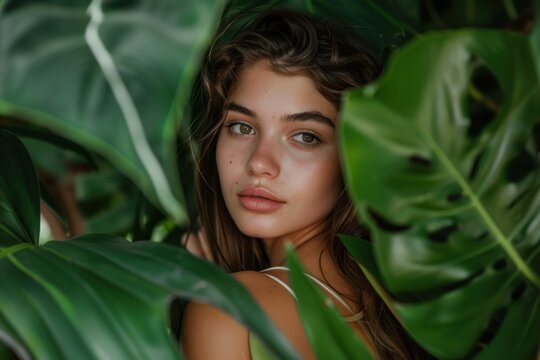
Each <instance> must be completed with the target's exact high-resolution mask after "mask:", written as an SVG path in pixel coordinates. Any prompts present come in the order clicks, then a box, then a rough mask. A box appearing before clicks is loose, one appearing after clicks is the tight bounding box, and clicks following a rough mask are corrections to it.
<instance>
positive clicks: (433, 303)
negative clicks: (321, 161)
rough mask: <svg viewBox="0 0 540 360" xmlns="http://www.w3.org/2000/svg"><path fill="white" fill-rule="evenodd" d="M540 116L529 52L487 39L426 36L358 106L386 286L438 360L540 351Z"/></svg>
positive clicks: (356, 132)
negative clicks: (537, 130) (538, 129)
mask: <svg viewBox="0 0 540 360" xmlns="http://www.w3.org/2000/svg"><path fill="white" fill-rule="evenodd" d="M478 74H482V76H481V78H482V79H484V81H479V80H478V76H476V75H478ZM486 79H487V80H486ZM486 84H488V85H486ZM538 114H540V91H539V86H538V78H537V77H536V76H535V64H534V62H533V58H532V55H531V49H530V45H529V42H528V39H527V38H526V37H524V36H521V35H517V34H511V33H505V32H497V31H487V30H486V31H472V30H470V31H456V32H447V33H434V34H430V35H426V36H424V37H422V38H421V39H418V40H416V41H415V42H413V43H412V44H410V45H408V46H406V47H405V48H404V49H402V50H400V52H399V53H398V54H396V56H395V57H394V58H393V59H391V61H390V64H389V66H388V67H387V69H386V71H385V73H384V75H383V76H382V78H381V79H380V80H379V81H378V82H377V83H376V84H373V85H372V86H368V87H366V88H365V89H363V90H353V91H351V92H350V93H349V94H348V95H347V97H346V101H345V105H344V110H343V114H342V119H341V128H340V135H341V138H342V143H343V157H344V163H345V170H346V177H347V179H348V183H349V187H350V190H351V192H352V195H353V197H354V199H355V201H356V203H357V205H358V208H359V213H360V215H361V216H362V218H363V220H364V221H366V222H367V223H368V225H369V226H370V229H371V230H372V232H373V238H374V243H373V251H374V255H375V259H376V262H377V266H378V269H379V272H380V274H381V275H380V276H381V280H382V282H383V284H385V285H386V287H387V288H388V289H389V290H390V291H391V292H392V293H393V294H394V295H395V296H396V297H397V299H398V301H397V303H396V304H395V311H396V312H397V314H398V315H399V317H400V319H401V321H402V322H403V324H404V326H405V327H406V328H407V329H408V330H409V332H410V333H411V334H412V335H413V336H414V337H415V338H416V339H417V340H418V342H419V343H420V344H421V345H423V346H424V347H425V348H426V349H427V350H428V351H430V352H432V353H433V354H434V355H436V356H439V357H441V358H452V359H454V358H471V357H474V356H477V357H478V358H480V359H488V358H489V359H495V358H499V359H508V358H515V359H518V358H525V359H526V358H530V357H532V354H533V353H534V351H535V350H536V348H537V347H538V345H539V343H540V340H539V339H540V235H539V234H540V178H539V176H540V169H539V167H538V158H537V154H536V150H535V148H534V143H533V139H532V135H533V132H532V129H533V126H534V124H535V122H536V121H537V120H538Z"/></svg>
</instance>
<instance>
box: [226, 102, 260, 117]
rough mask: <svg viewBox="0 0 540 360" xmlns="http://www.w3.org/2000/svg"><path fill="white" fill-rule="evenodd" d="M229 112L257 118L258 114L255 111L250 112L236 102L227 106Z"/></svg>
mask: <svg viewBox="0 0 540 360" xmlns="http://www.w3.org/2000/svg"><path fill="white" fill-rule="evenodd" d="M227 111H236V112H239V113H240V114H244V115H247V116H251V117H257V114H256V113H255V112H254V111H251V110H249V109H248V108H247V107H245V106H243V105H240V104H237V103H235V102H230V103H228V104H227Z"/></svg>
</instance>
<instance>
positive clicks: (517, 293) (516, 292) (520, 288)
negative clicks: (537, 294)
mask: <svg viewBox="0 0 540 360" xmlns="http://www.w3.org/2000/svg"><path fill="white" fill-rule="evenodd" d="M525 290H527V283H526V282H525V281H520V282H519V283H518V284H517V285H516V286H515V287H514V289H513V290H512V294H511V295H510V299H512V301H517V300H519V299H521V297H522V296H523V294H525Z"/></svg>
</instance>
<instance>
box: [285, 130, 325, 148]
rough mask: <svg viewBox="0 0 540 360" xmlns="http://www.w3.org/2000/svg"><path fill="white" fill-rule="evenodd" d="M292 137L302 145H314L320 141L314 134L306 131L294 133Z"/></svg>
mask: <svg viewBox="0 0 540 360" xmlns="http://www.w3.org/2000/svg"><path fill="white" fill-rule="evenodd" d="M292 138H293V139H294V140H295V141H297V142H299V143H300V144H302V145H310V146H316V145H319V144H320V143H321V139H319V138H318V137H317V136H315V135H314V134H311V133H308V132H303V133H298V134H296V135H294V136H293V137H292Z"/></svg>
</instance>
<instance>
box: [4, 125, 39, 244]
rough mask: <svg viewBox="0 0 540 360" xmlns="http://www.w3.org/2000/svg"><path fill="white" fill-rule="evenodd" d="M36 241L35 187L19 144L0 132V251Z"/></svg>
mask: <svg viewBox="0 0 540 360" xmlns="http://www.w3.org/2000/svg"><path fill="white" fill-rule="evenodd" d="M38 241H39V187H38V181H37V176H36V173H35V171H34V168H33V166H32V160H31V159H30V156H29V155H28V152H27V151H26V149H25V148H24V146H23V145H22V144H21V142H20V141H19V140H18V139H17V138H16V137H15V136H14V135H13V134H11V133H9V132H6V131H1V130H0V250H1V249H2V248H4V247H8V246H10V245H14V244H18V243H33V244H37V243H38Z"/></svg>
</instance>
